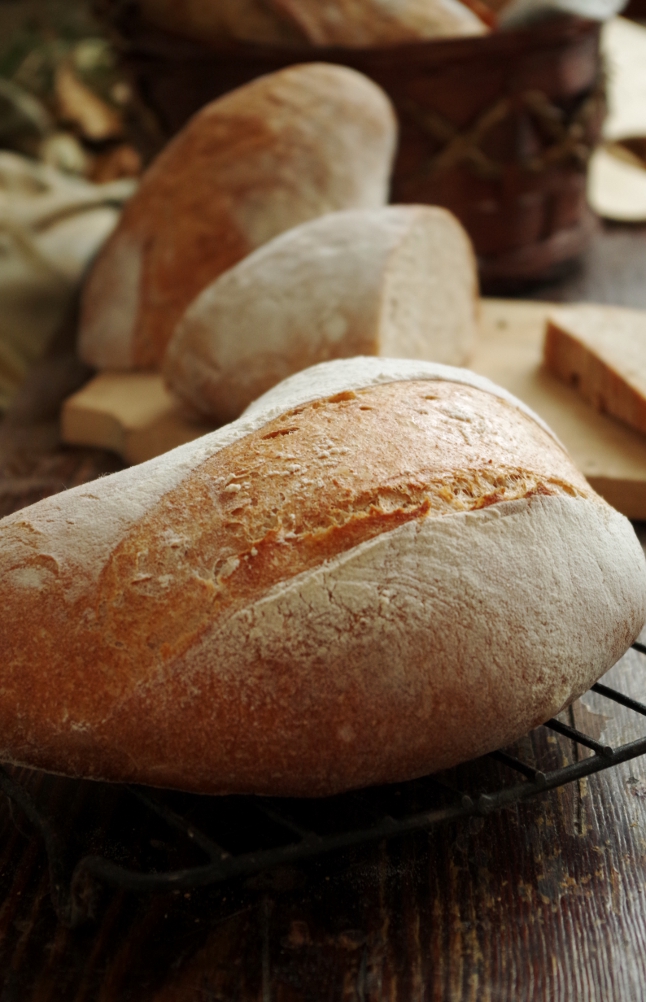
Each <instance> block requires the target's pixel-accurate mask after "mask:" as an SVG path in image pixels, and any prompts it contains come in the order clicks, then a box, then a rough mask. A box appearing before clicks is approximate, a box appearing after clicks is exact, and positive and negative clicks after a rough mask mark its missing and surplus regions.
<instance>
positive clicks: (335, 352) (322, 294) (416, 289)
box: [164, 205, 478, 422]
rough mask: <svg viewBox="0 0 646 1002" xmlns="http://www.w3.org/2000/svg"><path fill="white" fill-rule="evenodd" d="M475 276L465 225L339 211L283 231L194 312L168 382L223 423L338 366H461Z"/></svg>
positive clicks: (396, 211) (426, 216) (419, 215)
mask: <svg viewBox="0 0 646 1002" xmlns="http://www.w3.org/2000/svg"><path fill="white" fill-rule="evenodd" d="M477 297H478V278H477V272H476V262H475V256H474V253H473V249H472V247H471V242H470V240H469V238H468V236H467V234H466V233H465V231H464V229H463V228H462V226H461V225H460V223H459V222H458V221H457V219H455V217H454V216H452V215H451V213H450V212H447V211H446V209H441V208H437V207H431V206H419V205H397V206H388V207H385V208H382V209H364V210H359V209H353V210H347V211H345V212H333V213H329V214H328V215H326V216H322V217H321V218H320V219H314V220H311V221H310V222H308V223H303V224H302V225H301V226H298V227H295V228H294V229H292V230H289V231H288V232H287V233H282V234H281V235H280V236H278V237H276V238H275V239H274V240H271V241H269V243H267V244H265V245H264V246H263V247H260V248H259V249H258V250H257V251H255V252H254V253H253V254H250V255H249V257H247V258H245V259H244V261H241V262H240V263H239V264H238V265H236V266H235V267H234V268H231V269H229V271H227V272H225V274H224V275H221V276H220V277H219V278H218V279H216V280H215V282H213V283H212V285H210V286H208V287H207V288H206V289H205V290H204V291H203V292H202V293H200V295H199V296H198V297H197V299H196V300H195V302H194V303H192V304H191V306H190V307H189V309H188V310H187V312H186V314H185V315H184V317H183V318H182V320H181V322H180V324H179V326H178V329H177V331H176V332H175V335H174V336H173V339H172V341H171V342H170V345H169V347H168V351H167V353H166V358H165V362H164V373H165V375H166V379H167V382H168V383H169V385H170V386H171V387H172V389H173V390H175V391H176V392H177V393H178V394H179V395H180V396H181V397H183V398H184V399H185V400H187V401H188V402H189V404H191V405H192V406H194V407H196V408H197V409H198V410H199V411H201V412H202V413H204V414H207V415H209V416H212V417H214V418H215V419H216V420H218V421H220V422H224V421H230V420H232V419H233V418H236V417H238V416H239V415H240V414H241V413H242V411H243V410H244V409H245V407H246V406H247V405H248V404H249V403H250V402H251V401H252V400H255V399H256V398H257V397H259V396H260V395H261V394H262V393H264V392H265V391H266V390H268V389H269V388H270V387H272V386H274V385H275V384H276V383H279V382H280V381H281V380H282V379H284V378H286V377H287V376H289V375H291V374H292V373H294V372H298V371H300V370H301V369H305V368H307V367H308V366H311V365H315V364H316V363H317V362H323V361H328V360H329V359H333V358H349V357H354V356H357V355H381V356H384V357H386V358H417V359H425V360H430V361H433V362H443V363H447V364H449V365H462V364H464V363H465V362H466V361H467V360H468V358H469V355H470V353H471V350H472V347H473V344H474V341H475V335H476V324H477V305H478V298H477Z"/></svg>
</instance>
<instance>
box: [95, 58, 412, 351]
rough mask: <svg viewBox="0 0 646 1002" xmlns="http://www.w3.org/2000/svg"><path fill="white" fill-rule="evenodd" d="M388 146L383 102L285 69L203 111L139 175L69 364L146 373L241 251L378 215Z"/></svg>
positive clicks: (324, 73) (347, 77)
mask: <svg viewBox="0 0 646 1002" xmlns="http://www.w3.org/2000/svg"><path fill="white" fill-rule="evenodd" d="M395 143H396V122H395V116H394V113H393V110H392V107H391V105H390V102H389V100H388V98H387V97H386V95H385V94H384V93H383V91H381V90H380V88H378V87H377V86H376V85H375V84H373V83H372V82H371V81H369V80H368V79H367V78H366V77H363V76H362V75H360V74H358V73H356V72H355V71H354V70H350V69H347V68H345V67H341V66H330V65H324V64H317V63H310V64H307V65H303V66H294V67H290V68H288V69H286V70H282V71H280V72H278V73H275V74H272V75H269V76H266V77H261V78H259V79H258V80H256V81H254V82H252V83H250V84H248V85H246V86H245V87H243V88H240V89H239V90H237V91H234V92H232V93H231V94H229V95H226V96H225V97H223V98H220V99H219V100H218V101H215V102H213V103H212V104H210V105H207V106H206V107H205V108H203V109H202V111H200V112H199V113H198V114H197V115H196V116H194V118H193V119H192V120H191V121H190V122H189V123H188V125H187V126H186V127H185V129H184V130H183V131H182V132H181V133H180V135H178V136H177V137H176V138H175V139H174V140H173V141H172V142H171V143H170V144H169V145H168V146H167V147H166V149H165V150H164V151H163V153H161V154H160V156H159V157H158V158H157V160H156V161H155V162H154V164H153V165H152V166H151V167H150V168H149V170H148V172H147V173H146V175H145V177H144V178H143V179H142V182H141V186H140V188H139V190H138V192H137V193H136V195H135V196H134V197H133V198H132V200H131V201H130V203H129V204H128V206H127V208H126V210H125V212H124V214H123V216H122V218H121V221H120V223H119V226H118V228H117V230H116V231H115V233H114V234H113V236H112V237H111V239H110V240H109V241H108V243H107V244H106V246H105V247H104V249H103V251H102V252H101V254H100V256H99V258H98V260H97V261H96V264H95V265H94V268H93V270H92V273H91V275H90V278H89V281H88V283H87V285H86V288H85V292H84V300H83V311H82V318H81V328H80V352H81V355H82V357H83V359H84V360H85V361H86V362H87V363H88V364H90V365H93V366H95V367H97V368H117V369H127V368H131V367H132V368H143V369H146V368H149V369H150V368H152V369H154V368H157V367H158V366H159V364H160V363H161V360H162V357H163V354H164V351H165V349H166V346H167V344H168V342H169V340H170V338H171V336H172V334H173V331H174V329H175V327H176V325H177V322H178V321H179V320H180V318H181V316H182V314H183V312H184V310H185V309H186V307H187V306H188V305H189V303H190V302H191V301H192V300H193V299H194V298H195V296H196V295H197V294H198V293H199V292H201V291H202V289H204V288H205V287H206V286H207V285H208V284H209V283H210V282H211V281H213V279H215V278H217V276H218V275H220V274H221V273H222V272H223V271H226V270H227V268H230V267H231V266H232V265H234V264H236V263H237V262H238V261H240V260H241V259H242V258H243V257H245V256H246V255H247V254H248V253H249V252H250V251H252V250H254V249H255V248H256V247H259V246H260V245H261V244H264V243H265V242H266V241H267V240H270V239H271V238H272V237H274V236H276V235H277V234H279V233H282V232H283V231H285V230H288V229H290V228H291V227H292V226H296V225H298V224H299V223H302V222H304V221H306V220H308V219H313V218H315V217H316V216H320V215H323V214H324V213H326V212H332V211H334V210H338V209H346V208H377V207H379V206H381V205H384V204H385V202H386V200H387V198H388V184H389V178H390V172H391V167H392V158H393V155H394V151H395Z"/></svg>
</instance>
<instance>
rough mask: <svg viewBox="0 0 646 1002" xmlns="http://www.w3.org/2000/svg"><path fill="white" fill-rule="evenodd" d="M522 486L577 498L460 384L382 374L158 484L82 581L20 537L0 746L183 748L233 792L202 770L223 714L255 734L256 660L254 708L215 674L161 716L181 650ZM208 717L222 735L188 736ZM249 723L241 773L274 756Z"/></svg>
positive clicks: (44, 759) (102, 755)
mask: <svg viewBox="0 0 646 1002" xmlns="http://www.w3.org/2000/svg"><path fill="white" fill-rule="evenodd" d="M537 495H561V496H566V497H570V498H573V497H593V496H594V495H593V492H592V491H591V490H590V488H589V487H588V486H587V484H586V482H585V480H584V479H583V478H582V477H581V476H580V475H579V474H578V473H577V472H576V471H575V470H574V468H573V467H572V465H571V463H570V461H569V459H568V457H567V456H566V454H565V453H564V452H563V450H562V449H561V447H560V446H559V445H558V444H557V443H556V442H555V441H554V439H553V438H552V437H551V436H550V435H549V434H548V433H547V432H546V431H544V430H543V429H542V428H541V427H539V426H538V425H537V424H536V423H535V422H533V421H532V420H531V418H529V417H528V416H526V415H524V414H523V413H521V412H520V411H518V410H517V409H515V408H514V407H513V406H512V405H510V404H509V403H507V402H506V401H504V400H501V399H499V398H497V397H494V396H492V395H491V394H488V393H485V392H483V391H481V390H478V389H475V388H473V387H470V386H466V385H462V384H457V383H448V382H442V381H434V380H423V381H410V382H406V383H401V382H399V383H388V384H384V385H378V386H373V387H371V388H369V389H365V390H358V391H356V392H355V391H348V392H343V393H340V394H338V395H337V396H335V397H332V398H328V399H325V400H318V401H314V402H312V403H309V404H305V405H303V406H300V407H298V408H296V409H294V410H292V411H289V412H287V413H284V414H282V415H281V416H280V417H278V418H276V419H275V420H273V421H271V422H269V423H267V424H266V425H264V426H263V427H262V428H260V429H259V430H257V431H255V432H253V433H252V434H249V435H247V436H246V437H244V438H242V439H240V440H239V441H237V442H235V443H234V444H232V445H229V446H227V447H225V448H224V449H222V450H221V451H219V452H218V453H216V454H215V455H214V456H212V457H211V458H209V459H208V460H207V461H206V462H203V463H202V464H201V465H200V466H198V467H197V468H196V469H195V470H193V471H192V472H191V473H189V475H188V476H186V478H185V479H184V480H183V481H182V483H181V484H180V485H179V486H178V487H175V488H174V489H173V490H171V491H169V492H168V493H167V494H166V495H165V496H164V497H163V498H162V499H161V500H160V501H159V502H158V503H157V504H156V506H155V507H154V508H153V509H152V510H151V511H150V512H149V513H148V515H147V516H146V517H145V518H143V519H141V520H140V521H139V522H138V523H137V524H136V526H135V527H134V528H133V529H132V530H131V531H130V532H129V533H128V534H127V535H126V536H125V537H124V538H123V539H122V540H121V542H120V543H119V545H118V546H117V547H116V548H115V550H114V551H113V553H112V556H111V558H110V559H109V561H108V563H107V564H106V566H105V567H104V570H103V573H102V575H101V578H100V581H99V583H98V586H97V587H91V588H81V589H80V594H78V597H77V598H76V599H74V600H73V601H72V600H71V599H70V598H69V595H70V594H71V593H72V590H73V589H72V586H73V584H74V582H73V581H71V580H67V578H68V577H69V575H70V573H72V572H71V571H70V570H69V568H64V567H61V566H59V565H58V564H57V562H56V561H55V560H54V559H53V558H51V557H49V556H46V555H44V554H43V553H42V552H36V551H35V552H34V556H33V558H31V559H26V560H24V561H23V562H22V564H21V568H20V571H21V573H22V574H26V575H28V574H29V573H31V572H32V571H36V572H38V574H39V575H40V577H41V579H42V580H45V581H46V582H47V583H46V585H45V586H41V587H39V588H17V587H16V585H15V583H11V580H10V575H5V576H4V578H3V579H2V580H0V602H1V603H2V607H3V610H4V614H3V619H4V624H5V626H4V631H3V637H2V643H1V645H0V657H1V659H2V688H3V700H2V704H1V705H2V707H3V710H2V712H1V713H0V725H1V730H2V734H3V747H4V748H5V749H10V750H11V751H10V756H9V757H11V758H13V759H14V760H16V761H22V762H26V763H32V764H36V765H40V766H42V767H45V768H49V769H52V770H54V771H71V772H80V773H82V774H86V775H87V774H90V775H96V776H99V777H107V778H112V779H138V780H139V781H143V782H159V783H160V784H161V785H163V784H164V783H169V782H170V783H177V784H178V785H185V786H186V785H191V783H190V782H189V781H188V780H187V778H186V773H187V768H188V766H187V762H189V763H190V758H191V755H195V754H197V756H198V759H199V761H200V763H201V765H200V769H199V770H198V772H199V773H200V774H203V773H204V772H206V774H207V776H208V775H211V776H212V777H213V778H212V779H211V780H205V779H204V777H203V776H202V779H200V778H199V775H198V776H197V777H196V779H195V781H194V782H195V788H202V789H211V790H213V789H218V788H225V789H226V788H233V789H235V788H236V783H235V778H232V777H231V775H229V776H228V778H227V779H226V780H223V779H221V778H220V779H219V778H218V777H220V776H221V773H222V768H223V766H222V749H223V748H226V747H227V744H226V742H227V741H228V742H229V744H230V742H231V740H232V737H231V734H230V733H229V731H230V729H231V727H233V728H234V730H235V733H243V732H244V731H245V729H248V730H249V732H250V733H251V731H252V730H253V731H254V733H255V734H256V735H257V733H258V728H259V726H260V722H261V721H262V720H263V719H264V716H263V715H262V714H259V712H258V710H257V705H258V703H259V702H262V703H265V702H267V700H268V702H267V707H268V708H267V709H266V713H269V715H270V716H271V712H272V711H271V705H272V700H271V698H270V695H271V687H272V682H271V678H270V677H269V676H267V674H266V671H265V669H263V672H261V675H262V686H263V687H264V688H263V692H262V693H260V692H259V693H258V699H257V700H256V704H257V705H256V710H254V708H253V706H251V705H247V706H246V707H245V705H242V704H241V705H238V704H237V703H236V696H235V692H236V691H237V690H236V686H235V685H233V683H232V685H233V688H231V689H229V688H227V682H226V670H224V681H222V678H220V676H216V675H213V677H212V678H209V680H204V689H205V691H208V692H209V694H210V695H209V699H207V700H206V702H205V701H204V699H197V700H194V702H193V703H192V705H191V706H190V707H188V708H187V709H181V711H180V712H179V713H178V715H177V716H175V713H176V711H177V710H178V707H180V705H181V704H182V703H186V701H187V699H188V696H187V694H186V687H187V685H188V684H189V683H188V682H187V679H186V678H184V668H183V667H182V666H183V664H184V662H185V658H186V657H187V656H190V655H191V652H192V651H195V650H196V649H197V648H198V647H199V645H200V643H201V642H202V640H203V639H204V637H205V636H206V635H207V633H208V631H209V630H210V629H212V628H213V626H214V624H216V625H217V624H218V623H219V622H225V621H226V619H227V617H229V616H230V615H231V614H233V613H235V612H236V610H241V609H243V608H251V607H252V606H254V604H255V603H257V602H258V601H259V600H260V599H262V598H263V596H264V595H266V594H267V592H268V591H269V590H270V589H272V588H273V587H274V586H276V585H277V584H278V583H280V582H285V581H288V580H290V579H292V578H295V577H297V576H298V575H300V574H302V573H303V572H305V571H308V570H311V569H315V568H317V567H319V566H321V565H322V564H324V563H325V562H326V561H330V560H332V559H333V558H335V557H337V556H338V555H339V554H343V553H346V552H348V551H349V550H351V549H354V548H356V547H357V546H358V545H359V544H361V543H364V542H366V541H367V540H370V539H373V538H375V537H376V536H379V535H380V534H383V533H386V532H389V531H390V530H392V529H395V528H397V527H398V526H402V525H404V524H405V523H407V522H421V521H424V520H425V519H427V518H434V519H435V518H437V519H441V518H442V516H444V515H450V514H453V513H455V512H463V511H471V510H474V509H479V508H483V507H487V506H492V505H496V504H498V503H500V502H503V501H510V500H514V499H518V498H527V497H531V496H537ZM25 525H26V523H24V524H22V523H19V522H18V523H13V524H12V525H11V526H7V528H6V530H5V531H9V532H14V533H23V534H24V532H25ZM220 667H222V666H219V667H218V671H219V670H220ZM274 667H275V670H276V671H279V670H280V669H279V666H274ZM258 670H259V669H258ZM290 671H291V669H290ZM218 678H219V681H218ZM267 687H268V688H267ZM189 688H190V686H189ZM265 688H267V691H266V692H265V691H264V689H265ZM278 688H280V687H278ZM153 690H154V691H155V692H156V693H157V695H154V694H151V691H153ZM277 691H278V689H277ZM180 695H181V699H180ZM148 700H153V701H157V705H156V707H155V709H154V711H153V710H152V709H151V710H150V712H151V713H152V714H153V716H159V715H160V713H161V715H162V716H164V715H165V719H166V718H167V719H166V723H165V725H164V729H162V730H161V731H159V730H156V731H154V733H151V732H150V730H149V729H147V722H146V715H147V712H148V711H147V710H146V702H147V701H148ZM216 703H217V704H218V705H215V704H216ZM126 705H128V706H129V707H130V709H129V710H128V711H126V710H125V709H124V718H123V719H121V716H120V713H121V711H120V707H126ZM160 707H163V708H164V709H163V711H162V710H160ZM133 708H134V710H133ZM223 708H226V710H227V713H226V714H225V717H224V720H225V723H223V722H222V714H223ZM355 710H357V708H355ZM133 712H134V716H133ZM353 712H354V711H353ZM357 712H359V711H358V710H357ZM263 713H265V711H263ZM266 713H265V715H266ZM245 715H249V717H248V719H246V716H245ZM359 715H360V714H359ZM209 720H211V721H212V722H213V721H214V720H219V721H220V727H221V728H222V731H223V733H222V739H221V741H218V742H215V743H214V744H212V745H209V744H208V742H207V744H206V745H205V737H204V735H205V734H207V733H208V732H209ZM69 721H74V724H73V726H70V723H69ZM265 723H266V724H267V729H266V733H265V736H264V738H263V739H262V740H261V739H260V738H258V737H256V738H254V742H258V743H257V744H253V748H251V745H250V748H251V751H250V748H247V749H242V750H241V755H243V757H244V758H245V762H246V763H247V764H246V765H245V769H247V770H248V768H249V765H248V762H249V756H250V755H251V759H253V756H254V755H260V754H261V753H262V754H266V755H272V754H273V752H272V747H273V746H272V742H273V740H274V737H275V736H272V733H271V726H270V720H269V718H267V720H266V721H265ZM227 728H228V730H227ZM261 730H262V728H261ZM224 731H227V733H226V734H225V733H224ZM200 735H201V736H200ZM187 742H188V745H191V742H192V743H193V745H194V747H193V745H191V747H193V751H192V752H191V751H190V749H187V747H186V746H187ZM263 742H264V744H263ZM234 744H235V742H234ZM129 749H130V751H129ZM179 749H182V760H181V762H176V761H175V760H176V758H177V752H178V750H179ZM254 749H255V750H254ZM263 749H264V750H263ZM135 750H136V761H135V759H134V758H133V759H132V760H131V758H130V756H131V755H132V756H134V755H135ZM195 768H196V767H195ZM194 771H195V769H194ZM234 771H235V770H234ZM189 772H190V769H189ZM182 776H183V777H184V778H183V779H180V777H182ZM245 782H246V780H245ZM299 782H300V780H299ZM218 784H219V786H218Z"/></svg>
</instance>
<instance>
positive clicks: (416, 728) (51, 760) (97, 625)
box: [0, 358, 646, 796]
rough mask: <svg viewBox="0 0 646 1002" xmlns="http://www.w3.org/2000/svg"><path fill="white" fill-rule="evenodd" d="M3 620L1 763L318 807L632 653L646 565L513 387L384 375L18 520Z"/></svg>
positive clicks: (470, 749) (319, 381)
mask: <svg viewBox="0 0 646 1002" xmlns="http://www.w3.org/2000/svg"><path fill="white" fill-rule="evenodd" d="M0 602H1V603H2V609H3V617H2V634H1V640H0V673H1V674H0V678H1V685H2V693H3V698H2V701H1V702H0V758H1V759H3V760H5V761H11V762H16V763H24V764H28V765H32V766H36V767H41V768H44V769H49V770H53V771H57V772H63V773H68V774H72V775H76V776H91V777H96V778H99V777H101V778H104V779H111V780H128V781H134V782H140V783H149V784H156V785H159V786H172V787H177V788H183V789H187V790H195V791H200V792H204V793H219V792H223V791H237V792H243V791H245V792H256V793H263V794H289V795H292V794H295V795H305V796H313V795H319V794H329V793H334V792H336V791H339V790H344V789H348V788H351V787H357V786H361V785H363V784H371V783H381V782H389V781H395V780H402V779H406V778H411V777H413V776H419V775H421V774H424V773H427V772H429V771H432V770H435V769H440V768H443V767H445V766H450V765H452V764H454V763H456V762H459V761H461V760H463V759H467V758H469V757H471V756H474V755H480V754H482V753H484V752H487V751H489V750H491V749H494V748H496V747H497V746H500V745H504V744H505V743H506V742H509V741H511V740H512V739H515V738H517V737H519V736H520V735H521V734H523V733H524V732H526V731H527V730H528V729H529V728H531V727H533V726H535V725H537V724H538V723H540V722H541V721H544V720H545V719H547V718H549V717H550V716H551V715H553V714H555V713H557V712H558V711H559V710H560V709H561V708H562V707H563V706H565V705H567V704H568V703H569V702H570V701H571V700H572V699H574V698H575V697H576V696H578V695H579V694H580V693H582V692H583V691H585V690H586V689H587V688H588V687H589V686H590V685H591V684H592V683H593V682H594V681H595V680H596V679H597V678H598V677H599V676H601V675H602V674H603V673H604V672H605V671H606V670H607V669H608V668H609V667H610V666H611V665H612V664H613V663H614V662H615V661H616V660H617V659H618V658H619V657H620V656H621V654H622V653H623V652H624V651H625V650H626V648H627V647H628V645H629V644H630V643H631V642H632V641H633V640H634V639H635V637H636V636H637V635H638V633H639V631H640V629H641V627H642V625H643V623H644V620H645V619H646V568H645V561H644V555H643V553H642V550H641V547H640V545H639V543H638V541H637V539H636V537H635V534H634V532H633V529H632V527H631V525H630V523H629V522H628V521H627V520H626V519H625V518H624V517H623V516H621V515H619V514H618V512H616V511H615V510H614V509H612V508H610V507H609V506H608V505H607V504H606V503H605V502H604V501H603V500H601V499H600V498H599V497H598V496H596V495H595V494H594V492H593V491H592V490H591V488H590V487H589V486H588V484H587V483H586V481H585V480H584V478H583V477H582V476H581V475H580V474H579V473H578V472H577V471H576V470H575V469H574V467H573V466H572V463H571V462H570V460H569V458H568V456H567V455H566V453H565V452H564V450H563V448H562V447H561V445H560V444H559V443H558V441H557V440H556V439H555V438H554V437H553V436H552V434H551V433H550V432H549V430H548V429H547V428H546V427H545V426H544V425H543V423H542V422H541V421H540V419H538V418H536V417H535V416H533V415H532V413H531V412H530V411H529V410H528V409H527V408H526V407H525V406H524V405H523V404H521V403H520V402H519V401H516V400H515V399H514V398H513V397H511V395H510V394H508V393H507V392H506V391H504V390H502V389H500V388H498V387H496V386H494V385H493V384H492V383H490V382H489V381H488V380H486V379H484V378H483V377H480V376H477V375H475V374H473V373H470V372H468V371H466V370H463V369H452V368H449V367H446V366H441V365H435V364H432V363H428V362H411V361H401V360H383V359H376V358H367V359H351V360H340V361H335V362H328V363H324V364H322V365H320V366H316V367H314V368H313V369H310V370H308V371H306V372H304V373H299V374H297V375H296V376H293V377H291V378H290V379H289V380H287V381H285V382H284V383H282V384H281V385H280V386H278V387H276V388H274V389H273V390H271V391H270V392H269V393H268V394H267V395H266V396H265V397H264V398H262V399H261V400H259V401H257V402H256V403H255V404H254V405H253V406H252V407H251V408H249V409H248V411H247V412H246V414H245V415H244V416H243V417H242V418H241V419H240V420H239V421H237V422H235V423H234V424H231V425H228V426H226V427H224V428H222V429H221V430H219V431H217V432H214V433H213V434H211V435H207V436H205V437H204V438H202V439H199V440H197V441H196V442H194V443H191V444H189V445H186V446H182V447H181V448H179V449H177V450H175V451H173V452H170V453H167V454H166V455H165V456H162V457H160V458H158V459H156V460H152V461H151V462H149V463H146V464H143V465H142V466H138V467H134V468H132V469H130V470H127V471H125V472H123V473H118V474H115V475H114V476H111V477H106V478H104V479H101V480H98V481H96V482H95V483H92V484H86V485H83V486H82V487H77V488H74V489H73V490H70V491H68V492H66V493H64V494H61V495H58V496H55V497H52V498H48V499H47V500H45V501H41V502H39V503H38V504H36V505H33V506H32V507H31V508H27V509H25V510H23V511H20V512H17V513H16V514H14V515H11V516H9V517H8V518H5V519H4V520H3V521H1V522H0ZM474 694H477V698H474Z"/></svg>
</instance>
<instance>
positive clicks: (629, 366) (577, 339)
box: [544, 305, 646, 433]
mask: <svg viewBox="0 0 646 1002" xmlns="http://www.w3.org/2000/svg"><path fill="white" fill-rule="evenodd" d="M544 357H545V364H546V366H547V368H548V369H549V370H550V372H552V373H554V375H555V376H558V377H559V379H563V380H565V382H567V383H570V385H571V386H574V387H575V388H576V389H577V390H578V392H579V393H580V394H581V396H582V397H584V398H585V399H586V400H587V401H588V402H589V403H591V404H592V406H593V407H595V408H596V409H597V410H599V411H602V412H603V413H605V414H610V415H612V416H613V417H616V418H618V419H619V420H620V421H623V422H624V423H625V424H627V425H630V427H631V428H636V429H637V431H641V432H642V433H646V312H644V311H643V310H630V309H625V308H623V307H620V306H615V307H609V306H604V308H603V310H600V309H599V308H598V307H596V306H585V305H581V306H569V307H564V308H563V309H559V310H554V311H553V312H552V313H551V315H550V317H549V318H548V322H547V328H546V331H545V346H544Z"/></svg>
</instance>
